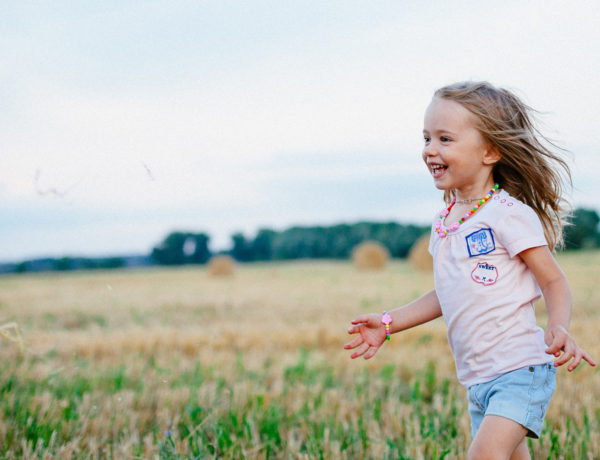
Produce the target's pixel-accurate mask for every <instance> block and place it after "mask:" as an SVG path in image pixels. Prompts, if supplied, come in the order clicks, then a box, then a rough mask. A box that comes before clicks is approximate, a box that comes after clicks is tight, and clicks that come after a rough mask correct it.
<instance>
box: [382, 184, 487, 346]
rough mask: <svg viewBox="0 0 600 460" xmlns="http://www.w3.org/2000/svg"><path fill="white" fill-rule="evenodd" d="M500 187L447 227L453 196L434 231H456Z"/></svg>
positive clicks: (441, 213)
mask: <svg viewBox="0 0 600 460" xmlns="http://www.w3.org/2000/svg"><path fill="white" fill-rule="evenodd" d="M498 188H499V185H498V184H495V185H494V187H493V188H492V189H491V190H490V191H489V192H488V194H487V195H486V196H484V197H483V198H482V199H481V200H479V201H478V202H477V205H476V206H474V207H473V208H471V209H469V212H467V213H466V214H465V215H464V216H463V217H461V218H460V219H458V221H456V222H454V223H453V224H452V225H450V227H448V228H446V227H445V226H444V217H447V216H448V214H450V210H451V209H452V208H453V207H454V205H455V204H456V197H454V198H452V202H451V203H450V206H448V207H447V208H446V209H443V210H442V211H441V212H440V218H439V220H438V221H437V222H436V223H435V226H434V231H435V232H436V233H437V234H438V236H439V237H440V238H445V237H446V235H448V232H455V231H456V230H458V228H459V227H460V226H461V224H462V223H464V221H465V220H467V219H468V218H469V217H471V216H472V215H473V214H475V212H476V211H477V210H478V209H479V208H480V207H481V206H482V205H483V204H485V203H486V202H487V200H489V199H490V198H491V197H492V196H493V195H494V193H496V190H498ZM388 340H389V336H388Z"/></svg>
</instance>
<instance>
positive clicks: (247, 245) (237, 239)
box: [231, 233, 254, 262]
mask: <svg viewBox="0 0 600 460" xmlns="http://www.w3.org/2000/svg"><path fill="white" fill-rule="evenodd" d="M231 241H232V243H233V248H232V249H231V256H232V257H233V258H234V259H235V260H237V261H240V262H250V261H251V260H253V259H254V251H253V247H252V242H251V241H250V240H247V239H246V237H245V236H244V235H243V234H242V233H235V234H234V235H232V236H231Z"/></svg>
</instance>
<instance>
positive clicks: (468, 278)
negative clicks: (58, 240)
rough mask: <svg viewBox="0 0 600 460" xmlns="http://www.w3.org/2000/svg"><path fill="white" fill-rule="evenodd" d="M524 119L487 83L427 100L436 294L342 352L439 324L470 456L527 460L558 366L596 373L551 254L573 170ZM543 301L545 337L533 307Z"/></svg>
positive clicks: (363, 327)
mask: <svg viewBox="0 0 600 460" xmlns="http://www.w3.org/2000/svg"><path fill="white" fill-rule="evenodd" d="M530 111H531V109H530V108H529V107H528V106H526V105H525V104H524V103H523V102H521V101H520V100H519V99H518V98H517V97H516V96H515V95H514V94H512V93H511V92H509V91H507V90H504V89H499V88H495V87H494V86H492V85H490V84H489V83H487V82H466V83H457V84H453V85H450V86H447V87H444V88H441V89H439V90H438V91H436V92H435V94H434V96H433V99H432V101H431V103H430V105H429V107H428V108H427V111H426V113H425V125H424V130H423V137H424V141H425V146H424V148H423V160H424V161H425V164H426V165H427V168H428V170H429V172H430V173H431V176H432V177H433V182H434V184H435V186H436V187H437V188H438V189H440V190H444V197H445V200H446V204H447V205H448V206H447V208H445V209H443V210H442V211H441V212H440V213H439V215H438V217H436V219H435V222H434V225H433V230H432V233H431V239H430V243H429V251H430V252H431V254H432V255H433V260H434V280H435V289H434V290H432V291H430V292H428V293H427V294H425V295H423V296H422V297H420V298H419V299H417V300H415V301H414V302H412V303H410V304H408V305H406V306H404V307H402V308H398V309H396V310H393V311H390V312H389V313H387V312H384V314H383V315H378V314H370V315H361V316H358V317H357V318H356V319H354V320H353V321H352V326H351V327H350V328H349V329H348V332H349V333H350V334H358V335H357V336H356V337H355V338H354V340H352V341H351V342H349V343H348V344H346V345H345V346H344V348H346V349H354V348H357V347H358V349H357V350H356V351H355V352H354V353H353V354H352V355H351V357H352V358H357V357H359V356H363V355H364V358H365V359H369V358H371V357H373V355H375V353H377V350H378V349H379V347H380V346H381V345H382V344H383V342H384V341H385V339H386V338H387V339H388V340H389V338H390V334H391V333H395V332H399V331H403V330H405V329H408V328H411V327H413V326H417V325H419V324H423V323H425V322H427V321H431V320H433V319H435V318H437V317H439V316H440V315H443V316H444V320H445V322H446V325H447V329H448V340H449V342H450V347H451V349H452V353H453V355H454V359H455V362H456V370H457V375H458V379H459V381H460V383H462V384H463V385H464V386H465V387H466V388H467V395H468V400H469V414H470V415H471V430H472V435H473V442H472V444H471V446H470V448H469V454H468V458H472V459H475V458H486V459H487V458H502V459H509V458H510V459H529V458H530V456H529V450H528V448H527V443H526V440H525V437H527V436H529V437H533V438H537V437H539V434H540V432H541V429H542V423H543V419H544V416H545V412H546V409H547V407H548V404H549V402H550V398H551V396H552V393H553V391H554V387H555V378H556V368H557V367H558V366H561V365H563V364H567V363H568V370H569V371H572V370H573V369H575V368H576V367H577V366H578V365H579V363H580V362H581V360H582V359H584V360H585V361H587V362H588V363H589V364H590V365H592V366H595V363H594V361H593V360H592V358H591V357H590V356H589V355H588V354H587V353H586V352H585V351H584V350H583V349H581V348H580V347H579V346H578V345H577V344H576V343H575V341H574V340H573V338H572V337H571V336H570V335H569V333H568V328H569V321H570V316H571V295H570V291H569V286H568V284H567V280H566V278H565V275H564V274H563V272H562V271H561V269H560V268H559V267H558V265H557V264H556V261H555V260H554V258H553V256H552V252H551V251H552V250H553V249H554V248H555V247H556V246H557V245H558V244H560V243H561V242H562V226H563V221H562V220H561V214H562V210H563V207H562V198H561V191H562V190H561V187H562V176H561V172H562V173H563V174H564V175H565V176H566V178H567V179H568V180H569V181H570V173H569V168H568V166H567V164H566V163H565V162H564V161H563V160H562V159H560V158H559V157H558V156H557V155H555V154H554V153H553V152H552V151H550V150H549V149H548V148H547V147H546V144H547V143H548V141H547V139H546V138H544V137H543V136H542V135H541V134H540V133H539V131H537V129H536V128H535V127H534V126H533V124H532V122H531V119H530V116H529V113H530ZM544 141H546V142H544ZM549 145H552V144H551V143H550V144H549ZM542 294H543V296H544V299H545V303H546V308H547V310H548V324H547V327H546V331H545V332H544V331H543V330H542V329H541V328H539V327H537V326H536V322H535V314H534V309H533V304H534V302H535V301H536V300H537V299H538V298H540V295H542ZM553 358H555V360H554V363H553V364H552V361H553Z"/></svg>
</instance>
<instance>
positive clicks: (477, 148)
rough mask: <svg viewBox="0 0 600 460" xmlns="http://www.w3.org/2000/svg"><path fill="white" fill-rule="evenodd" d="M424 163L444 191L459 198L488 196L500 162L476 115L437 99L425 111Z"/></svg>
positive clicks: (447, 100)
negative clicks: (496, 164) (451, 192)
mask: <svg viewBox="0 0 600 460" xmlns="http://www.w3.org/2000/svg"><path fill="white" fill-rule="evenodd" d="M423 138H424V141H425V146H424V148H423V160H424V161H425V163H426V164H427V168H428V169H429V172H430V173H431V175H432V177H433V182H434V184H435V186H436V187H437V188H438V189H440V190H454V191H455V194H456V197H457V199H459V200H460V199H463V198H476V197H479V196H483V195H485V194H486V193H487V192H488V191H489V190H490V189H491V188H492V187H493V185H494V179H493V177H492V168H493V165H494V163H496V162H497V161H498V160H499V159H500V154H499V153H498V151H497V149H495V148H494V147H492V146H490V145H489V144H488V143H487V142H486V140H485V139H484V138H483V136H482V135H481V133H480V132H479V130H478V129H477V127H476V119H475V116H474V115H473V114H472V113H471V112H469V111H468V110H467V109H466V108H464V107H463V106H462V105H461V104H459V103H458V102H455V101H452V100H450V99H443V98H434V99H433V100H432V101H431V104H429V107H427V111H426V112H425V124H424V129H423Z"/></svg>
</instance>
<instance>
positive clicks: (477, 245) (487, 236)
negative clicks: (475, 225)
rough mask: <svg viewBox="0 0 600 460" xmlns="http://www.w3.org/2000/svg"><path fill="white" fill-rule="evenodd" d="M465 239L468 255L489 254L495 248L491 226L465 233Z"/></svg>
mask: <svg viewBox="0 0 600 460" xmlns="http://www.w3.org/2000/svg"><path fill="white" fill-rule="evenodd" d="M465 239H466V240H467V250H468V251H469V257H475V256H481V255H483V254H489V253H490V252H492V251H493V250H494V249H496V243H494V235H492V229H491V228H482V229H480V230H477V231H476V232H473V233H471V234H469V235H467V236H466V237H465Z"/></svg>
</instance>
